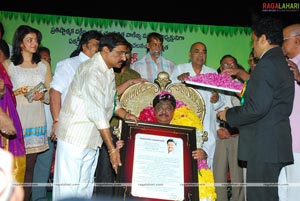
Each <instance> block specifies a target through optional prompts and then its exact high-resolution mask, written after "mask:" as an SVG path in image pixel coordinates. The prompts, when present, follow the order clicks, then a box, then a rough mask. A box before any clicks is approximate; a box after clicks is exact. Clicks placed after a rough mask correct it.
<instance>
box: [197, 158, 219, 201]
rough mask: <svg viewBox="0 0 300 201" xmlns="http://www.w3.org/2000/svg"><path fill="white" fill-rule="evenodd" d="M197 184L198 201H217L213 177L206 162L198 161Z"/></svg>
mask: <svg viewBox="0 0 300 201" xmlns="http://www.w3.org/2000/svg"><path fill="white" fill-rule="evenodd" d="M198 183H199V198H200V201H214V200H216V199H217V194H216V191H215V185H214V175H213V173H212V171H211V169H209V167H208V165H207V162H206V160H199V161H198Z"/></svg>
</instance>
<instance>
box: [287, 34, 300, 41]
mask: <svg viewBox="0 0 300 201" xmlns="http://www.w3.org/2000/svg"><path fill="white" fill-rule="evenodd" d="M297 36H300V34H296V35H292V36H288V37H285V38H283V41H286V40H288V39H290V38H293V37H297Z"/></svg>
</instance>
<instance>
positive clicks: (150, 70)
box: [131, 32, 175, 82]
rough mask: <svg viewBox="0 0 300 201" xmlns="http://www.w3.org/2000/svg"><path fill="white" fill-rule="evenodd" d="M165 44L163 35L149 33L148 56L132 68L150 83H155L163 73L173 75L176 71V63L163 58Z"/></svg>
mask: <svg viewBox="0 0 300 201" xmlns="http://www.w3.org/2000/svg"><path fill="white" fill-rule="evenodd" d="M163 42H164V38H163V35H161V34H159V33H156V32H152V33H149V34H148V36H147V43H146V48H147V54H146V55H145V56H144V57H143V58H142V59H140V60H138V61H136V62H134V63H133V64H132V66H131V68H132V69H133V70H135V71H137V72H138V73H140V75H141V77H142V78H144V79H146V80H148V81H149V82H154V80H155V79H156V78H157V75H158V73H159V72H161V71H165V72H167V73H169V75H171V73H172V72H173V70H174V66H175V63H174V62H172V61H170V60H167V59H166V58H164V57H163V56H162V52H163Z"/></svg>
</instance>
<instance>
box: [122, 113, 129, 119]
mask: <svg viewBox="0 0 300 201" xmlns="http://www.w3.org/2000/svg"><path fill="white" fill-rule="evenodd" d="M129 114H130V113H129V112H126V113H125V114H124V117H123V119H124V120H126V118H127V116H128V115H129Z"/></svg>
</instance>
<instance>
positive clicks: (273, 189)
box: [246, 161, 286, 201]
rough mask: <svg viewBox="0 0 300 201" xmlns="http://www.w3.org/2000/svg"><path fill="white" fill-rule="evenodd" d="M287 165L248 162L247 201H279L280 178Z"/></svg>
mask: <svg viewBox="0 0 300 201" xmlns="http://www.w3.org/2000/svg"><path fill="white" fill-rule="evenodd" d="M285 165H286V164H283V163H264V162H260V161H248V162H247V179H246V181H247V200H248V201H278V200H279V196H278V185H277V183H278V177H279V173H280V170H281V169H282V168H283V167H284V166H285Z"/></svg>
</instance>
